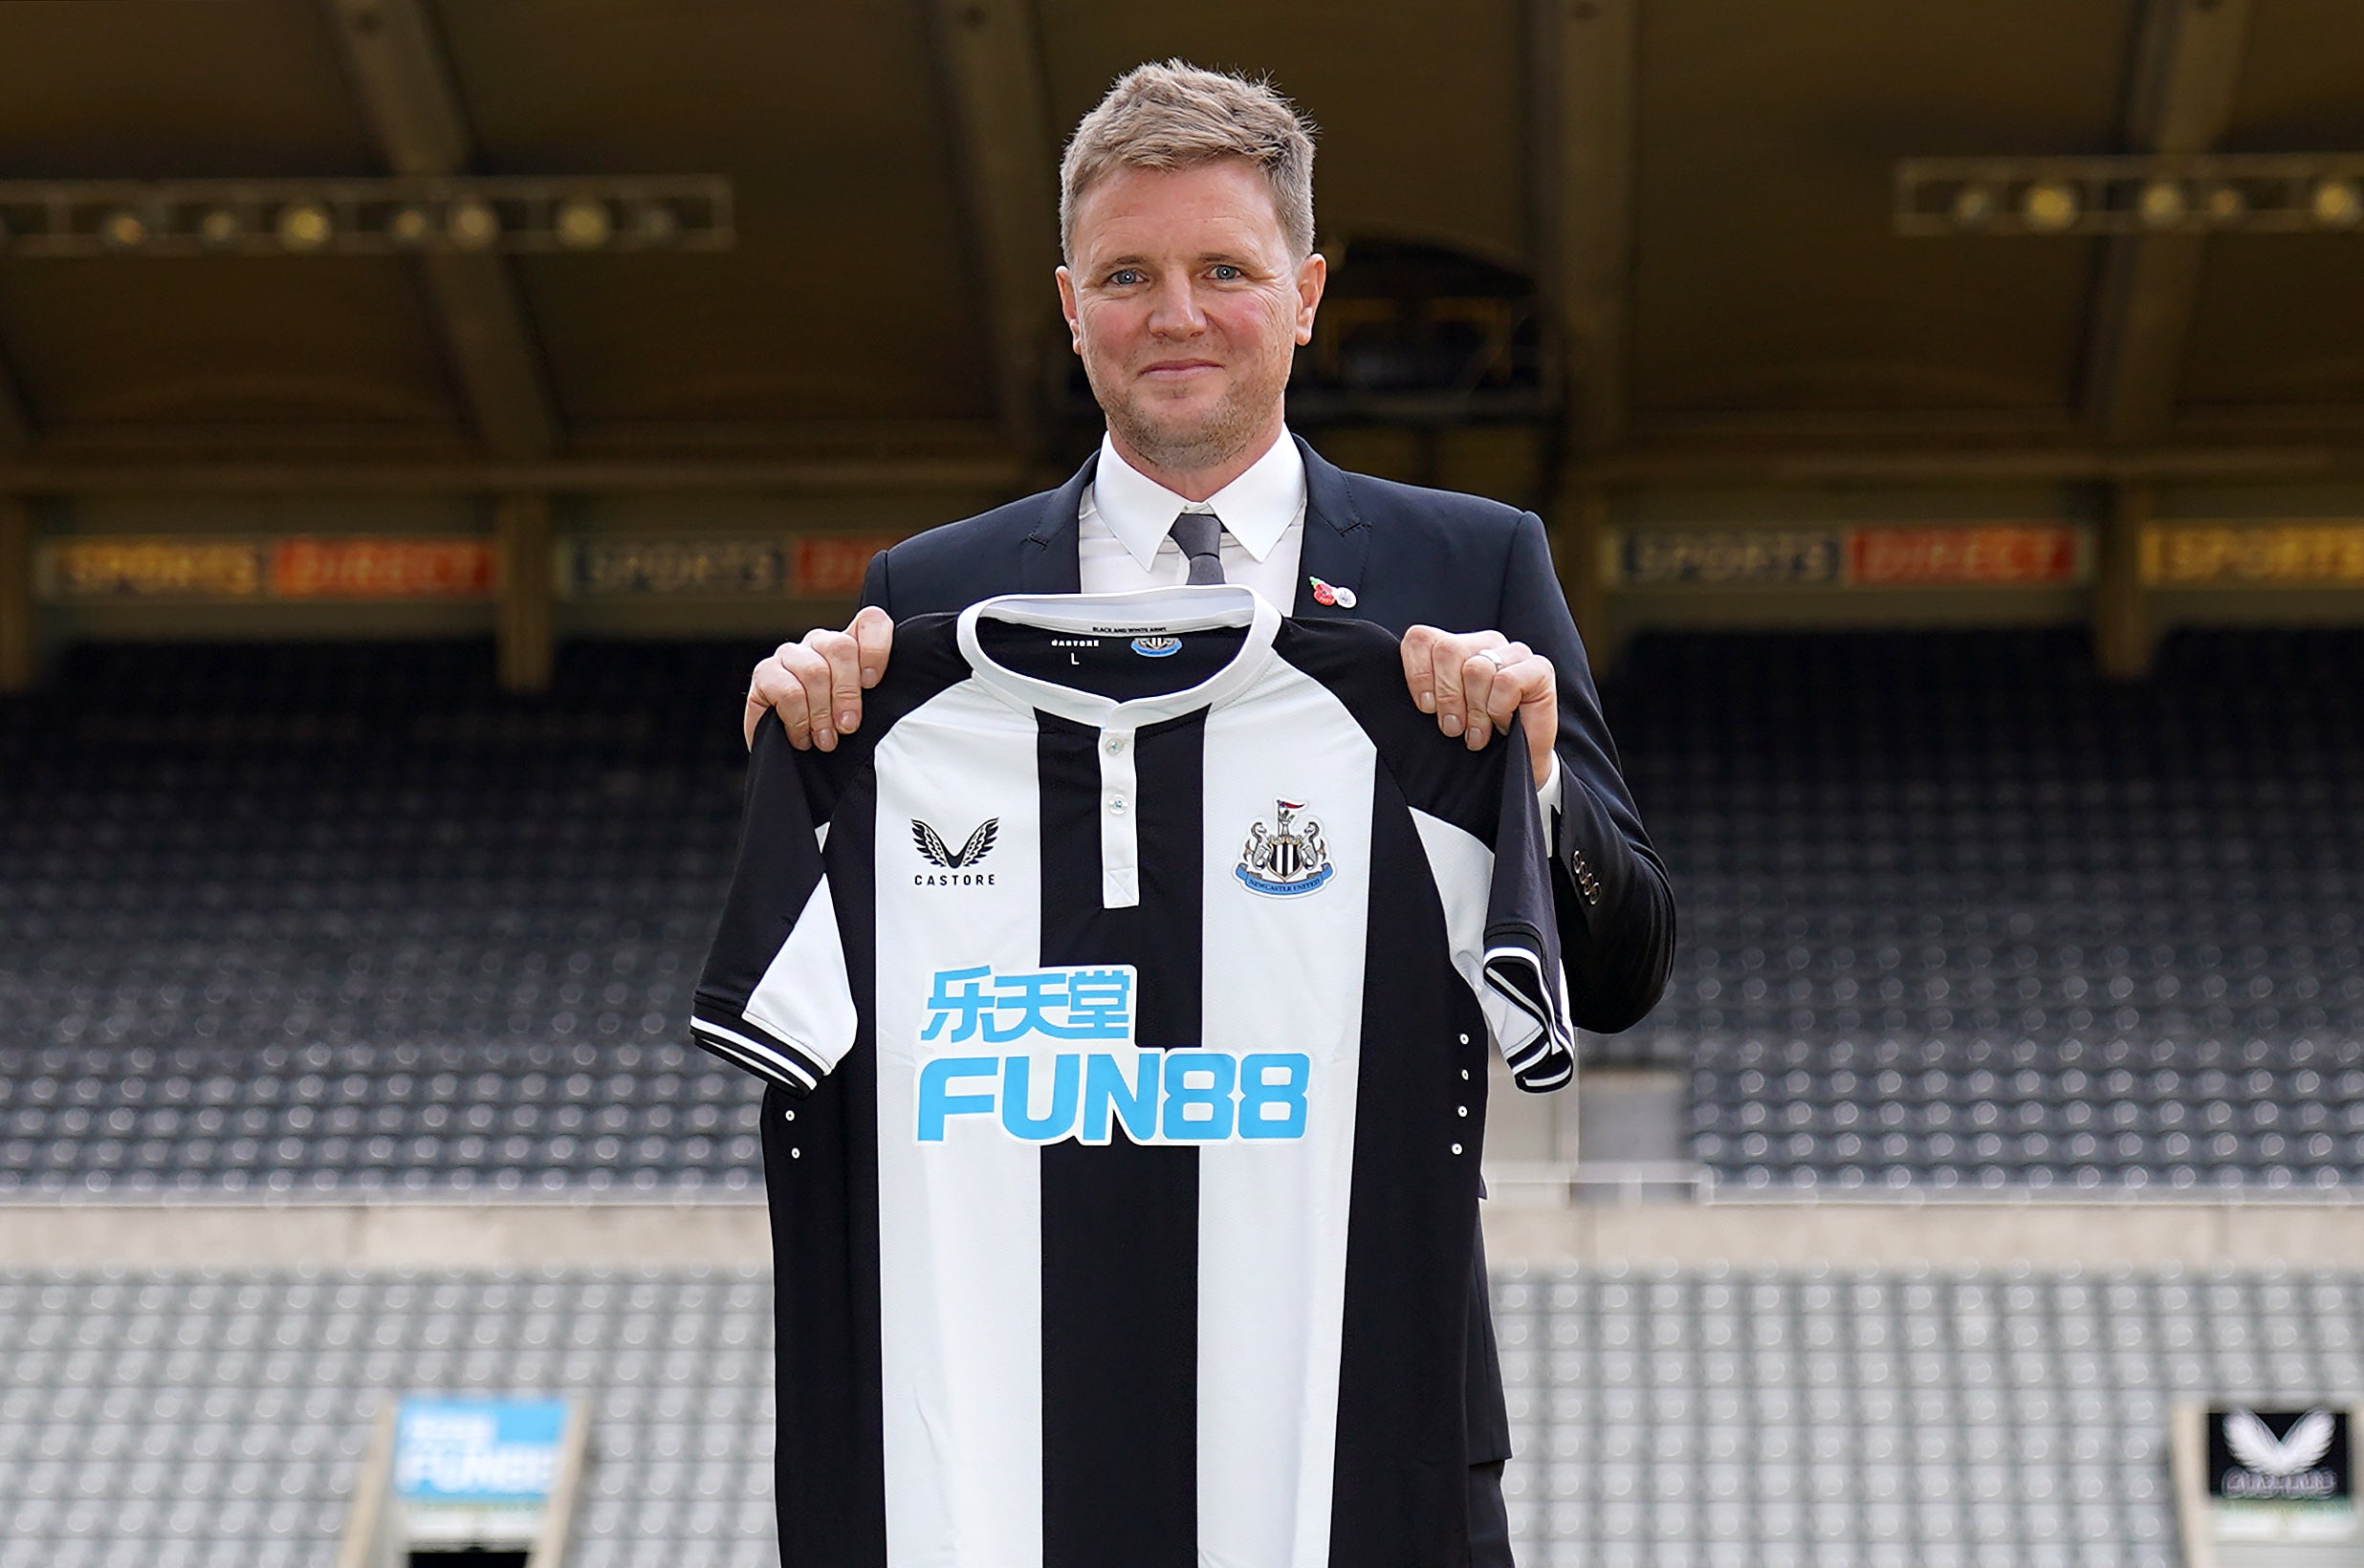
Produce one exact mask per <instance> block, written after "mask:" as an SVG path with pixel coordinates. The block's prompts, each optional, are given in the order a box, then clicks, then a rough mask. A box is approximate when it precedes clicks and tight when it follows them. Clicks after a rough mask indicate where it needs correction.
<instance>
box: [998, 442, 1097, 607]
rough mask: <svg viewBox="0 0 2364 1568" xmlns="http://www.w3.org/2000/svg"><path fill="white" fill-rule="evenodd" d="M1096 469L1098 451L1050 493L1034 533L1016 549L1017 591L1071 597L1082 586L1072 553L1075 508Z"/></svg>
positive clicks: (1075, 516)
mask: <svg viewBox="0 0 2364 1568" xmlns="http://www.w3.org/2000/svg"><path fill="white" fill-rule="evenodd" d="M1099 467H1100V448H1098V447H1097V446H1095V447H1093V448H1092V454H1091V456H1089V457H1087V458H1085V459H1084V460H1083V467H1082V468H1078V469H1076V470H1075V477H1073V478H1072V479H1069V480H1068V481H1067V482H1066V483H1065V484H1063V485H1062V486H1060V487H1059V489H1057V490H1053V491H1051V493H1050V498H1049V499H1048V500H1047V501H1045V502H1044V503H1043V507H1042V514H1041V516H1040V518H1038V519H1037V520H1036V522H1035V527H1034V532H1033V533H1031V534H1027V535H1026V539H1025V543H1024V544H1023V545H1021V546H1020V547H1019V549H1020V555H1019V559H1018V583H1019V591H1020V592H1023V593H1029V594H1073V593H1080V592H1082V591H1083V568H1082V566H1081V564H1080V562H1079V559H1078V556H1077V554H1076V532H1077V527H1076V525H1077V509H1078V508H1080V507H1081V506H1082V505H1083V487H1084V486H1086V485H1088V484H1090V483H1091V482H1092V471H1093V470H1094V469H1095V468H1099Z"/></svg>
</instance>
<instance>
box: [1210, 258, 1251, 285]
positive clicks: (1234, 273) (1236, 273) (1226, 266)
mask: <svg viewBox="0 0 2364 1568" xmlns="http://www.w3.org/2000/svg"><path fill="white" fill-rule="evenodd" d="M1247 275H1248V274H1247V273H1245V272H1241V271H1240V270H1239V269H1238V268H1237V267H1234V266H1233V265H1232V264H1231V263H1230V262H1227V261H1226V262H1218V263H1217V264H1216V265H1215V277H1216V279H1217V280H1218V281H1220V282H1224V283H1234V282H1237V280H1239V279H1240V278H1243V277H1245V276H1247Z"/></svg>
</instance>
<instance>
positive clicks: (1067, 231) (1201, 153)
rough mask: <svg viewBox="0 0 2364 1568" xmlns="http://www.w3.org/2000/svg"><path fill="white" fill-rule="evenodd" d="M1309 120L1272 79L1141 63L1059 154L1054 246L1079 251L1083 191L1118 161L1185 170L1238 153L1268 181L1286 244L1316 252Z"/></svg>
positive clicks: (1183, 64) (1300, 252) (1071, 253)
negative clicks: (1077, 219)
mask: <svg viewBox="0 0 2364 1568" xmlns="http://www.w3.org/2000/svg"><path fill="white" fill-rule="evenodd" d="M1313 132H1314V126H1313V122H1312V121H1311V120H1307V119H1306V118H1305V117H1304V116H1302V115H1301V114H1299V113H1298V112H1297V108H1296V106H1295V105H1294V104H1292V103H1290V102H1289V100H1288V99H1287V98H1282V97H1281V96H1280V93H1278V92H1277V91H1275V90H1274V89H1273V87H1272V85H1271V84H1270V83H1269V82H1262V81H1250V80H1249V79H1248V78H1247V77H1245V76H1233V75H1232V74H1231V73H1229V72H1225V71H1207V70H1202V69H1201V68H1199V67H1197V66H1194V65H1192V64H1190V63H1188V62H1187V61H1184V60H1167V61H1165V62H1164V63H1163V64H1150V65H1137V66H1135V67H1133V68H1132V69H1131V70H1130V71H1127V72H1126V73H1125V75H1123V76H1119V77H1118V78H1117V79H1116V85H1115V86H1113V87H1111V88H1109V89H1108V96H1107V97H1106V98H1102V99H1101V100H1100V101H1099V103H1098V104H1096V105H1094V106H1093V108H1092V112H1091V113H1089V114H1087V115H1085V116H1084V117H1083V120H1080V121H1078V122H1077V124H1076V127H1075V135H1074V136H1072V137H1070V138H1069V139H1068V141H1067V151H1066V154H1065V156H1064V157H1062V158H1061V159H1060V161H1059V244H1060V250H1061V251H1062V253H1063V254H1064V255H1065V256H1066V257H1067V258H1068V259H1069V260H1070V261H1072V260H1073V259H1074V257H1075V211H1076V207H1078V206H1079V205H1080V204H1081V203H1082V202H1083V193H1084V192H1085V191H1087V190H1089V189H1091V187H1092V186H1093V185H1095V184H1097V183H1098V182H1099V181H1100V179H1101V178H1102V177H1103V176H1104V175H1107V174H1110V173H1113V172H1114V171H1116V170H1117V169H1120V168H1137V169H1187V168H1195V167H1197V166H1198V165H1200V164H1202V163H1215V161H1217V160H1218V159H1224V158H1244V159H1246V160H1247V161H1248V162H1249V163H1254V164H1255V165H1256V166H1257V167H1258V168H1259V170H1261V171H1262V172H1263V176H1264V179H1265V182H1266V183H1267V184H1269V185H1271V186H1272V203H1273V208H1274V210H1275V211H1276V212H1278V213H1279V215H1280V232H1281V233H1282V235H1283V236H1285V237H1286V239H1287V240H1288V245H1289V250H1290V252H1291V254H1292V255H1294V256H1295V257H1296V258H1297V259H1298V260H1300V261H1302V260H1303V259H1304V258H1305V257H1307V256H1309V255H1311V254H1312V253H1313Z"/></svg>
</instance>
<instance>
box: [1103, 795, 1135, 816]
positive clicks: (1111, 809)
mask: <svg viewBox="0 0 2364 1568" xmlns="http://www.w3.org/2000/svg"><path fill="white" fill-rule="evenodd" d="M1130 810H1132V807H1131V806H1130V805H1129V804H1128V803H1127V801H1126V799H1125V797H1124V796H1123V795H1110V796H1108V815H1109V816H1110V817H1122V816H1124V815H1125V814H1126V813H1127V812H1128V811H1130Z"/></svg>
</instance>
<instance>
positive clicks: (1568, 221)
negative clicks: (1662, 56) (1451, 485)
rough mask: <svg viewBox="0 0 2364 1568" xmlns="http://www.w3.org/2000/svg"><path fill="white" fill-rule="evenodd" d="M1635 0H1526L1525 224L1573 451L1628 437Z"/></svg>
mask: <svg viewBox="0 0 2364 1568" xmlns="http://www.w3.org/2000/svg"><path fill="white" fill-rule="evenodd" d="M1639 12H1640V4H1639V0H1529V7H1528V23H1529V27H1530V29H1531V36H1532V40H1533V47H1532V48H1531V49H1530V50H1529V51H1528V58H1529V61H1530V70H1531V72H1532V76H1531V79H1530V80H1529V83H1528V98H1527V115H1528V120H1529V133H1530V134H1529V136H1528V139H1527V140H1528V144H1529V145H1530V146H1532V147H1533V148H1534V149H1535V150H1534V155H1533V159H1532V163H1531V164H1530V168H1529V207H1530V212H1529V222H1530V224H1531V226H1532V228H1533V231H1534V237H1535V244H1534V250H1535V259H1536V282H1537V284H1538V286H1539V287H1540V288H1541V290H1542V292H1543V296H1544V297H1545V298H1546V299H1548V300H1550V301H1551V303H1552V305H1553V307H1554V309H1555V310H1556V311H1557V312H1558V315H1559V317H1560V324H1561V329H1562V334H1563V338H1564V340H1565V343H1566V345H1567V351H1568V356H1569V360H1570V362H1569V364H1568V367H1567V380H1568V389H1569V390H1568V428H1567V433H1568V436H1569V444H1570V446H1571V447H1572V449H1573V451H1574V452H1576V453H1578V454H1584V455H1597V454H1599V453H1602V452H1605V451H1608V450H1609V449H1610V448H1611V447H1613V446H1616V445H1618V443H1620V442H1621V441H1623V440H1624V439H1625V434H1626V425H1627V420H1628V394H1627V383H1628V374H1627V331H1628V327H1627V319H1628V314H1629V303H1630V301H1631V294H1632V274H1633V185H1634V172H1633V156H1634V144H1635V114H1636V107H1637V104H1638V102H1639V95H1638V92H1637V89H1636V81H1637V76H1638V72H1637V64H1638V57H1639V50H1640V26H1639Z"/></svg>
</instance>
